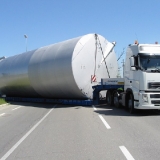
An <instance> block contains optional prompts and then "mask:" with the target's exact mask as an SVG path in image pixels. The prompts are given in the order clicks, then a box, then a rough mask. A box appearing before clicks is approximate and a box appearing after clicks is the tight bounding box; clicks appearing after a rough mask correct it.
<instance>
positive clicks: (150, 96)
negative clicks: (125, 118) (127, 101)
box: [134, 92, 160, 109]
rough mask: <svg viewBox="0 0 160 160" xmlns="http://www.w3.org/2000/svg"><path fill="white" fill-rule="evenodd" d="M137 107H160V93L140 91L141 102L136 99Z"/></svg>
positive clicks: (135, 104)
mask: <svg viewBox="0 0 160 160" xmlns="http://www.w3.org/2000/svg"><path fill="white" fill-rule="evenodd" d="M134 107H135V108H136V109H160V93H157V92H156V93H155V92H152V93H148V92H140V93H139V102H137V101H134Z"/></svg>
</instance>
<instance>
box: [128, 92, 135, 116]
mask: <svg viewBox="0 0 160 160" xmlns="http://www.w3.org/2000/svg"><path fill="white" fill-rule="evenodd" d="M127 106H128V109H129V113H131V114H133V113H134V111H135V109H134V97H133V94H132V93H129V96H128V103H127Z"/></svg>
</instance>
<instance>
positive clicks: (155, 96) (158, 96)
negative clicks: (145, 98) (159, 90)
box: [150, 94, 160, 98]
mask: <svg viewBox="0 0 160 160" xmlns="http://www.w3.org/2000/svg"><path fill="white" fill-rule="evenodd" d="M150 98H160V94H151V95H150Z"/></svg>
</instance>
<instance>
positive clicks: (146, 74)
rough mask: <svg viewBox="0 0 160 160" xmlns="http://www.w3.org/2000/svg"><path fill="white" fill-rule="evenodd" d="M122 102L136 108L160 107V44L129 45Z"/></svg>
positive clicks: (132, 108) (131, 108)
mask: <svg viewBox="0 0 160 160" xmlns="http://www.w3.org/2000/svg"><path fill="white" fill-rule="evenodd" d="M123 74H124V94H123V98H122V100H123V101H122V104H123V105H124V106H128V107H129V108H130V110H131V112H132V110H134V108H136V109H160V45H159V44H138V43H135V44H133V45H129V46H128V49H127V52H126V60H125V65H124V73H123Z"/></svg>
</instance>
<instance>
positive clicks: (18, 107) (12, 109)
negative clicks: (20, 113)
mask: <svg viewBox="0 0 160 160" xmlns="http://www.w3.org/2000/svg"><path fill="white" fill-rule="evenodd" d="M19 108H21V106H20V107H17V108H14V109H12V111H14V110H16V109H19Z"/></svg>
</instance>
